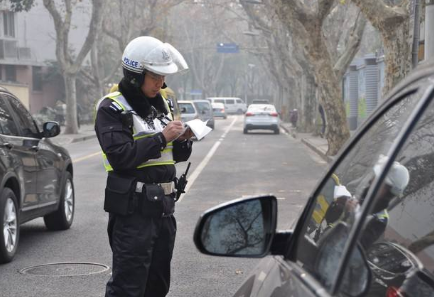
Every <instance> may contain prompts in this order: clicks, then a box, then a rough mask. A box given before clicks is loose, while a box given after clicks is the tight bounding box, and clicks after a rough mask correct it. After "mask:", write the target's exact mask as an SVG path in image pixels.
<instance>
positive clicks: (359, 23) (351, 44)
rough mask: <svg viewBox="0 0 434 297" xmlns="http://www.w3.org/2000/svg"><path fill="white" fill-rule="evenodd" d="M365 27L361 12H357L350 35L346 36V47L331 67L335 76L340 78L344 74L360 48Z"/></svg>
mask: <svg viewBox="0 0 434 297" xmlns="http://www.w3.org/2000/svg"><path fill="white" fill-rule="evenodd" d="M365 27H366V19H365V17H364V16H363V15H361V12H359V14H358V15H357V18H356V21H355V23H354V26H353V28H352V30H350V31H349V35H350V36H349V38H348V42H347V44H346V48H345V50H344V52H343V53H342V55H341V56H340V57H339V59H338V61H337V62H336V64H335V66H334V67H333V69H334V71H335V72H336V75H337V77H340V78H341V77H342V76H343V75H344V74H345V71H346V69H347V68H348V65H349V64H350V63H351V61H352V60H353V59H354V56H355V55H356V53H357V51H358V50H359V48H360V43H361V41H362V37H363V32H364V31H365Z"/></svg>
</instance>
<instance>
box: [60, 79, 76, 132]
mask: <svg viewBox="0 0 434 297" xmlns="http://www.w3.org/2000/svg"><path fill="white" fill-rule="evenodd" d="M76 78H77V77H76V74H71V73H64V74H63V80H64V82H65V95H66V127H65V134H77V133H78V122H77V93H76V85H75V82H76Z"/></svg>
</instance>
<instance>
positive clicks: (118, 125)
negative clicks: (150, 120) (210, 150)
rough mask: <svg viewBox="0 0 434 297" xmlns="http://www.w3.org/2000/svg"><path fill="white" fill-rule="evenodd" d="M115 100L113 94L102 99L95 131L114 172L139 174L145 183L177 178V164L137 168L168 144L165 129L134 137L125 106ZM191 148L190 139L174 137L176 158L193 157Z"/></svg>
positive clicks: (154, 157)
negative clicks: (118, 107)
mask: <svg viewBox="0 0 434 297" xmlns="http://www.w3.org/2000/svg"><path fill="white" fill-rule="evenodd" d="M163 100H164V99H163ZM112 102H113V100H111V99H109V98H106V99H104V100H103V101H102V102H101V104H100V106H99V108H98V110H97V113H96V120H95V132H96V135H97V138H98V141H99V144H100V146H101V148H102V150H103V151H104V153H105V154H106V156H107V159H108V161H109V162H110V165H111V166H112V168H113V170H114V171H113V172H116V173H121V174H125V175H129V176H135V177H137V178H138V180H139V181H141V182H144V183H163V182H170V181H173V180H174V178H175V176H176V169H175V166H174V165H157V166H150V167H144V168H140V169H137V166H139V165H140V164H142V163H143V162H146V161H148V160H149V159H157V158H159V157H160V156H161V152H160V151H161V149H162V148H164V147H165V146H166V141H165V139H164V137H163V134H162V133H161V132H160V133H156V134H155V135H153V136H152V137H146V138H141V139H138V140H134V139H133V135H132V131H131V129H130V128H129V127H127V126H126V125H124V124H123V121H122V115H121V112H122V110H116V109H115V108H112V106H111V104H112ZM191 150H192V142H191V141H190V140H187V141H183V142H180V141H174V144H173V155H174V160H175V161H176V162H181V161H186V160H187V159H188V158H189V157H190V154H191ZM109 174H110V172H109Z"/></svg>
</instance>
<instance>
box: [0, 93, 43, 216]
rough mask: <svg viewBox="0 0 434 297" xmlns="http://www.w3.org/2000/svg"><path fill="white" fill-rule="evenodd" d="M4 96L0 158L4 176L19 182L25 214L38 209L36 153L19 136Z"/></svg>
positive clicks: (0, 98)
mask: <svg viewBox="0 0 434 297" xmlns="http://www.w3.org/2000/svg"><path fill="white" fill-rule="evenodd" d="M6 96H8V95H6V94H0V128H1V131H0V133H1V135H0V158H1V159H2V163H3V164H4V165H5V174H7V175H9V176H15V178H16V179H17V180H18V181H19V182H20V185H19V187H20V192H21V193H20V194H21V195H20V197H18V199H19V203H20V205H21V211H22V212H25V211H28V210H32V209H35V208H37V207H38V197H37V195H36V172H37V168H38V165H37V163H36V158H35V155H36V152H35V150H34V149H33V148H32V146H33V145H32V143H29V142H28V141H26V138H23V137H22V135H21V130H20V129H19V126H18V122H17V119H16V117H15V116H13V113H12V112H11V109H10V106H9V105H8V104H7V101H6Z"/></svg>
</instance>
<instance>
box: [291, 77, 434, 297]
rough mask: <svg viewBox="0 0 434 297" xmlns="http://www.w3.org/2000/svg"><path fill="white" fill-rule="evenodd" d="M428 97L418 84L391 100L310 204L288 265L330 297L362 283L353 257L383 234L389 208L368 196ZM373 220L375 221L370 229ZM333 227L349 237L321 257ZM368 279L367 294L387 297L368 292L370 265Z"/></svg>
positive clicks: (428, 92)
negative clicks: (308, 275)
mask: <svg viewBox="0 0 434 297" xmlns="http://www.w3.org/2000/svg"><path fill="white" fill-rule="evenodd" d="M431 95H432V86H431V85H430V84H427V83H423V82H419V83H418V84H415V85H414V86H410V87H408V88H407V89H406V90H405V91H402V92H401V93H400V94H399V95H397V96H395V97H394V98H393V99H392V100H389V101H388V103H387V104H385V105H384V106H383V108H381V109H380V110H378V111H377V113H376V114H375V115H374V116H373V117H372V120H371V121H370V122H369V123H367V124H366V125H365V126H364V127H363V128H362V129H361V132H360V133H359V134H358V135H357V136H356V137H355V139H354V140H353V141H352V143H350V144H349V146H348V147H347V149H346V151H345V152H344V153H343V154H342V155H341V156H340V157H339V158H338V160H337V162H336V163H335V164H334V165H333V166H332V168H331V170H330V171H329V172H328V174H327V175H326V177H325V178H324V179H323V180H322V182H321V184H320V186H319V188H318V189H317V190H316V191H315V193H314V195H313V198H312V199H310V200H309V204H308V207H307V208H306V209H305V211H304V212H303V214H302V219H301V220H300V223H299V224H298V225H297V228H296V231H295V235H296V236H295V237H294V239H293V242H292V243H291V249H290V251H289V254H288V263H289V265H299V266H302V267H303V270H304V271H313V272H314V273H312V275H313V276H314V278H315V279H316V280H317V281H318V282H319V283H320V284H322V285H323V286H324V288H325V289H326V290H327V291H328V292H329V293H330V294H336V293H337V292H339V293H340V294H346V295H350V296H352V294H350V293H348V292H349V291H351V286H352V285H354V283H355V282H356V284H357V280H358V279H360V275H359V276H358V277H357V276H356V274H354V271H351V269H349V267H350V263H351V258H352V257H353V256H352V255H353V254H354V253H356V251H360V252H361V254H363V255H367V254H368V253H369V251H370V248H371V247H372V245H373V244H374V243H375V242H377V241H378V240H379V239H380V238H381V237H382V236H384V226H385V224H383V223H384V222H386V221H387V218H388V212H387V204H386V205H381V204H379V203H373V202H372V199H373V198H372V197H374V196H377V195H380V193H381V191H382V188H380V187H379V185H378V183H379V182H380V181H381V179H383V180H384V179H385V177H384V176H381V170H380V169H381V168H382V166H383V163H384V160H390V162H392V161H394V159H395V157H394V156H393V151H394V150H395V149H396V145H397V144H396V141H397V139H400V137H403V136H402V135H403V134H405V132H406V131H407V129H408V125H409V123H411V122H412V121H414V116H413V112H414V109H415V106H418V104H421V102H423V101H425V100H426V99H427V98H428V97H429V96H431ZM373 217H376V218H377V219H378V220H377V221H375V223H376V224H375V225H372V226H371V222H374V221H373V220H371V219H372V218H373ZM365 222H366V224H367V225H365ZM368 222H369V223H368ZM377 223H378V224H377ZM337 225H344V226H345V228H346V230H347V235H348V236H346V237H345V238H343V239H342V241H341V242H340V243H339V244H337V245H336V246H335V247H334V249H333V250H330V251H329V252H328V253H321V252H320V251H321V250H322V249H321V246H324V245H327V244H326V243H327V242H328V241H329V234H330V233H331V232H332V231H333V230H334V228H336V226H337ZM368 227H369V228H368ZM312 247H316V248H315V249H312ZM312 251H314V252H312ZM364 258H365V259H364V261H365V262H367V263H369V264H371V262H369V259H367V258H366V257H364ZM370 266H372V265H370ZM369 275H370V276H369V277H367V279H366V280H365V281H366V284H367V286H366V291H365V292H364V293H367V291H369V292H370V293H372V294H373V295H372V296H386V295H381V294H379V295H378V294H376V293H374V292H372V291H371V288H372V283H373V282H371V281H369V279H371V278H372V279H375V274H374V273H373V270H372V267H370V269H369ZM374 282H375V281H374ZM384 294H386V291H384Z"/></svg>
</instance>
